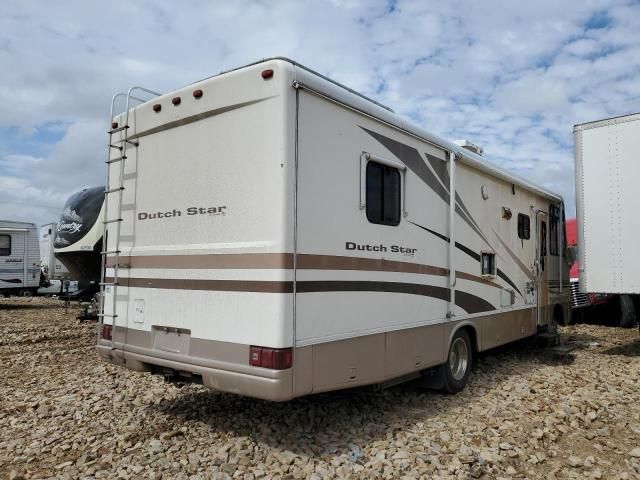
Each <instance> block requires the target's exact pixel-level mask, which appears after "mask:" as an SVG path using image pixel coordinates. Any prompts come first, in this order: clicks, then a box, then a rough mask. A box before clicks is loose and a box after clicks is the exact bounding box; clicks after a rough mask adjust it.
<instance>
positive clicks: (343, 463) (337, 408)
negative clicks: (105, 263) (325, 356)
mask: <svg viewBox="0 0 640 480" xmlns="http://www.w3.org/2000/svg"><path fill="white" fill-rule="evenodd" d="M76 314H77V311H76V310H75V309H73V310H70V312H69V314H67V315H65V313H64V307H63V306H62V305H61V303H60V302H59V301H57V300H52V299H42V298H36V299H0V365H2V370H1V372H2V374H1V375H0V478H9V479H12V480H15V479H20V478H116V477H119V478H155V479H159V478H163V479H169V478H170V479H174V478H175V479H205V478H216V479H228V478H241V479H259V478H282V479H285V478H291V479H298V478H310V479H321V478H331V477H338V478H363V479H364V478H389V479H391V478H406V479H409V478H434V479H437V478H441V479H445V478H545V479H553V478H602V479H633V478H640V389H639V388H638V387H639V382H638V380H639V379H640V338H639V335H638V330H636V329H631V330H621V329H615V328H610V327H602V326H593V325H577V326H571V327H567V328H564V329H563V330H562V333H563V340H564V342H566V344H567V345H571V346H574V347H575V349H574V350H572V351H571V353H570V354H566V355H557V354H554V353H552V352H551V351H549V350H548V349H547V350H544V349H540V348H536V347H535V344H534V342H532V341H523V342H518V343H516V344H513V345H511V346H508V347H505V348H501V349H498V350H496V351H493V352H490V353H489V354H485V355H482V356H481V357H480V358H479V359H478V361H477V365H476V367H475V369H474V373H473V376H472V381H471V384H470V385H469V387H468V388H467V389H466V390H465V391H464V392H463V393H461V394H458V395H455V396H445V395H441V394H439V393H434V392H430V391H426V390H424V389H422V388H420V386H419V385H416V384H405V385H403V386H399V387H395V388H392V389H388V390H384V391H378V392H373V391H371V390H367V389H363V390H355V391H346V392H338V393H332V394H324V395H319V396H312V397H307V398H303V399H299V400H295V401H293V402H289V403H280V404H278V403H269V402H264V401H259V400H253V399H249V398H241V397H237V396H233V395H228V394H221V393H216V392H212V391H208V390H207V389H205V388H203V387H200V386H188V387H184V388H182V389H179V388H177V387H174V386H172V385H168V384H165V383H163V381H162V380H161V379H160V378H157V377H152V376H151V375H148V374H140V373H135V372H131V371H128V370H124V369H120V368H116V367H112V366H110V365H107V364H105V363H102V362H100V361H98V359H97V357H96V354H95V352H94V347H93V342H94V332H95V324H83V325H80V324H79V323H78V322H77V321H76V320H75V315H76Z"/></svg>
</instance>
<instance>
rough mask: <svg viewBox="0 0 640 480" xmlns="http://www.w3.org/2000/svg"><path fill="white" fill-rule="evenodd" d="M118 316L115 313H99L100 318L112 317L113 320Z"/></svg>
mask: <svg viewBox="0 0 640 480" xmlns="http://www.w3.org/2000/svg"><path fill="white" fill-rule="evenodd" d="M117 316H118V315H116V314H114V313H99V314H98V317H111V318H116V317H117Z"/></svg>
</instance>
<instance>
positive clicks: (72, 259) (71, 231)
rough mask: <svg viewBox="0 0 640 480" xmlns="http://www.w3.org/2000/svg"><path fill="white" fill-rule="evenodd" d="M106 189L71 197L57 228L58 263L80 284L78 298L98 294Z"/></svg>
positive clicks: (94, 189) (78, 193) (56, 254)
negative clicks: (102, 219) (102, 214)
mask: <svg viewBox="0 0 640 480" xmlns="http://www.w3.org/2000/svg"><path fill="white" fill-rule="evenodd" d="M103 201H104V187H91V188H84V189H82V190H80V191H78V192H76V193H74V194H73V195H71V196H70V197H69V199H68V200H67V202H66V203H65V205H64V208H63V211H62V214H61V215H60V220H59V221H58V223H57V224H56V226H55V239H54V241H53V246H54V254H55V258H56V262H60V263H62V264H63V266H64V267H65V268H66V269H67V270H68V272H69V274H68V277H69V278H72V279H74V280H77V281H78V291H77V292H76V295H84V294H87V295H88V296H92V295H93V293H96V292H97V291H98V283H99V281H100V262H101V250H102V233H103V232H102V230H103V228H102V222H101V221H100V218H101V212H102V205H103Z"/></svg>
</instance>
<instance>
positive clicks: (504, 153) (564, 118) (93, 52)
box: [0, 0, 640, 224]
mask: <svg viewBox="0 0 640 480" xmlns="http://www.w3.org/2000/svg"><path fill="white" fill-rule="evenodd" d="M276 55H282V56H288V57H291V58H294V59H296V60H298V61H299V62H301V63H303V64H305V65H308V66H309V67H311V68H312V69H314V70H317V71H319V72H321V73H324V74H326V75H329V76H330V77H332V78H334V79H335V80H337V81H339V82H341V83H344V84H346V85H348V86H350V87H352V88H354V89H356V90H359V91H361V92H362V93H364V94H365V95H368V96H371V97H373V98H375V99H376V100H379V101H380V102H382V103H384V104H386V105H389V106H390V107H392V108H393V109H394V110H395V111H396V112H398V113H400V114H401V115H404V116H406V117H408V118H410V119H412V120H413V121H414V122H415V123H418V124H420V125H421V126H423V127H424V128H426V129H427V130H429V131H432V132H433V133H436V134H439V135H442V136H444V137H446V138H449V139H451V140H455V139H468V140H470V141H472V142H474V143H476V144H479V145H481V146H483V147H484V149H485V155H486V157H487V158H488V159H489V160H490V161H492V162H494V163H497V164H500V165H502V166H504V167H506V168H508V169H510V170H512V171H514V172H516V173H518V174H520V175H522V176H524V177H526V178H529V179H530V180H532V181H535V182H537V183H540V184H542V185H544V186H546V187H548V188H550V189H552V190H555V191H558V192H560V193H561V194H562V195H563V196H564V197H565V199H566V202H567V210H568V211H569V213H571V212H573V210H574V208H575V207H574V191H573V190H574V189H573V152H572V148H573V138H572V128H573V125H574V124H576V123H581V122H586V121H591V120H596V119H599V118H604V117H609V116H614V115H622V114H628V113H633V112H639V111H640V81H639V80H640V2H638V1H637V0H634V1H630V0H620V1H613V0H612V1H600V0H586V1H583V2H569V1H561V0H553V1H551V0H539V1H537V2H501V1H493V0H486V1H484V2H475V1H450V2H436V1H402V0H397V1H368V0H367V1H365V0H333V1H330V0H317V1H312V2H311V1H310V2H299V1H279V2H267V1H262V0H260V1H249V0H241V1H234V2H215V1H211V2H205V1H201V0H194V1H191V2H189V3H188V4H176V3H175V2H170V1H138V2H130V1H120V0H112V1H110V2H84V1H59V2H35V1H4V2H2V3H1V4H0V71H2V72H3V73H2V75H0V105H2V108H1V109H0V217H2V218H12V219H19V220H27V221H35V222H37V223H41V224H42V223H46V222H49V221H55V220H56V217H57V215H58V213H59V212H60V210H61V207H62V204H63V203H64V200H65V199H66V197H67V196H68V195H70V194H71V193H72V192H73V191H76V190H78V189H80V188H82V187H84V186H92V185H99V184H100V183H101V182H102V179H103V175H104V169H103V167H104V165H103V163H102V160H103V158H104V155H105V154H104V148H103V147H104V143H105V141H106V137H105V133H104V132H105V129H106V127H107V122H108V119H107V116H108V108H109V102H110V98H111V95H112V94H113V93H115V92H116V91H122V90H126V89H127V88H128V87H129V86H130V85H133V84H137V85H144V86H147V87H149V88H151V89H153V90H156V91H165V92H166V91H170V90H172V89H175V88H177V87H179V86H182V85H185V84H188V83H191V82H193V81H195V80H198V79H200V78H203V77H206V76H209V75H212V74H215V73H217V72H219V71H221V70H225V69H228V68H233V67H236V66H239V65H242V64H245V63H249V62H252V61H255V60H257V59H260V58H264V57H269V56H276Z"/></svg>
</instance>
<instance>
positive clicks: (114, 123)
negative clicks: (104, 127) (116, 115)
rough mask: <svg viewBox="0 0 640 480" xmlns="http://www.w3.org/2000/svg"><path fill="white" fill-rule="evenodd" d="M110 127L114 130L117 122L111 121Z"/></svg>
mask: <svg viewBox="0 0 640 480" xmlns="http://www.w3.org/2000/svg"><path fill="white" fill-rule="evenodd" d="M111 128H112V129H113V130H115V129H116V128H118V122H112V123H111Z"/></svg>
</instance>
